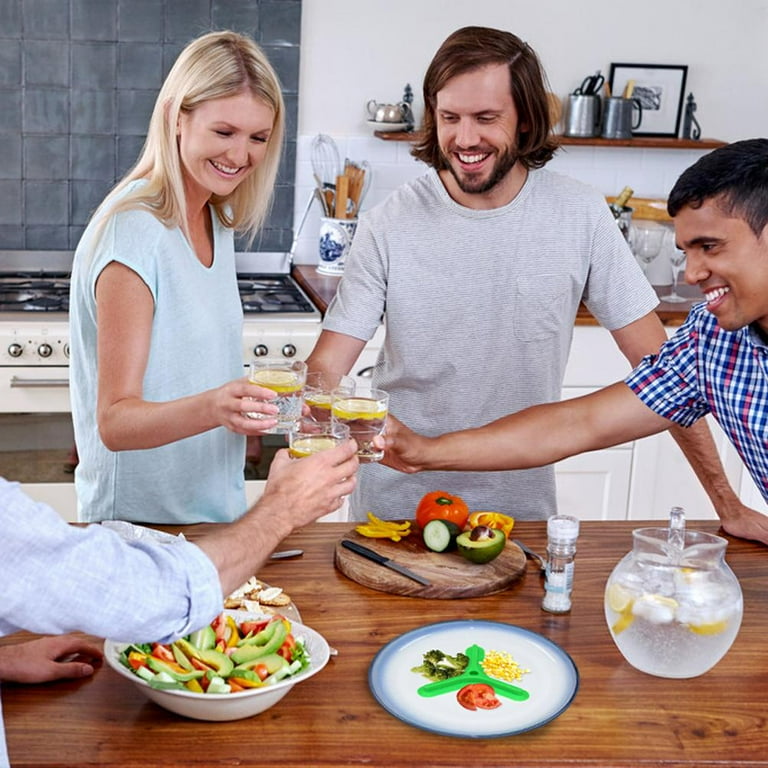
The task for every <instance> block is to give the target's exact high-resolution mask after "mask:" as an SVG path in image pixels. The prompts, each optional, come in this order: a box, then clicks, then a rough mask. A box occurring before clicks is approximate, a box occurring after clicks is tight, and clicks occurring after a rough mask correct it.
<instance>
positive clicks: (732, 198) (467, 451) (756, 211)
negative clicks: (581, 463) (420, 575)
mask: <svg viewBox="0 0 768 768" xmlns="http://www.w3.org/2000/svg"><path fill="white" fill-rule="evenodd" d="M667 207H668V210H669V213H670V215H671V216H672V217H673V218H674V223H675V239H676V242H677V245H678V247H680V248H681V249H682V250H684V251H685V254H686V259H687V261H686V268H685V279H686V282H688V283H690V284H691V285H698V286H699V288H700V289H701V292H702V294H703V295H704V299H705V301H704V302H702V303H701V304H697V305H696V306H694V307H693V308H692V309H691V311H690V313H689V315H688V318H687V320H686V322H685V324H684V325H682V326H681V327H680V329H679V330H678V331H677V333H676V334H675V335H674V336H673V337H672V338H671V339H670V340H669V341H668V342H667V343H665V344H664V345H663V346H662V347H661V349H660V351H659V353H658V354H656V355H649V356H648V357H646V358H644V359H643V360H642V362H641V363H640V364H639V365H638V366H637V367H636V368H635V370H634V371H633V372H632V373H631V374H630V375H629V376H628V377H627V378H626V379H625V380H624V381H623V382H619V383H617V384H613V385H612V386H610V387H606V388H605V389H602V390H600V391H599V392H596V393H594V394H591V395H587V396H585V397H581V398H577V399H575V400H567V401H564V402H560V403H552V404H547V405H541V406H536V407H534V408H529V409H527V410H524V411H521V412H519V413H515V414H512V415H510V416H505V417H504V418H501V419H498V420H496V421H494V422H491V423H490V424H487V425H485V426H484V427H480V428H479V429H473V430H465V431H462V432H453V433H449V434H445V435H441V436H439V437H436V438H425V437H422V436H420V435H416V434H415V433H413V432H411V431H410V430H408V429H407V428H406V427H404V426H403V425H402V424H400V423H399V422H397V421H396V420H395V419H393V418H390V420H388V422H387V438H386V443H387V454H386V456H385V459H384V463H386V464H388V465H389V466H391V467H394V468H396V469H400V470H402V471H405V472H418V471H421V470H425V469H461V470H499V469H524V468H528V467H536V466H541V465H545V464H550V463H552V462H555V461H559V460H560V459H563V458H566V457H567V456H572V455H574V454H578V453H582V452H584V451H592V450H595V449H598V448H605V447H608V446H611V445H617V444H619V443H623V442H626V441H629V440H634V439H636V438H639V437H644V436H646V435H651V434H655V433H657V432H662V431H663V430H666V429H668V428H669V427H670V426H671V425H672V424H673V423H675V424H680V425H682V426H690V425H691V424H693V423H694V422H695V421H697V420H698V419H700V418H701V417H702V416H705V415H706V414H708V413H711V414H712V416H713V417H714V418H715V419H716V420H717V422H718V423H719V424H720V426H721V427H722V429H723V431H724V432H725V433H726V434H727V435H728V436H729V438H730V440H731V442H732V443H733V445H734V447H735V448H736V450H737V451H738V453H739V455H740V456H741V458H742V460H743V461H744V463H745V465H746V467H747V469H748V470H749V472H750V474H751V475H752V477H753V479H754V481H755V483H756V484H757V486H758V487H759V488H760V490H761V492H762V494H763V496H764V498H766V499H767V500H768V139H749V140H745V141H739V142H735V143H733V144H729V145H727V146H724V147H721V148H719V149H716V150H715V151H714V152H710V153H709V154H707V155H705V156H704V157H702V158H701V159H700V160H698V162H696V163H695V164H694V165H693V166H691V167H690V168H689V169H688V170H687V171H685V172H684V173H683V174H682V176H681V177H680V179H679V180H678V181H677V183H676V184H675V186H674V188H673V189H672V192H671V193H670V196H669V200H668V204H667ZM719 514H720V515H721V524H722V526H723V528H724V529H725V530H726V531H727V532H728V533H730V534H732V535H734V536H740V537H742V538H748V539H755V540H757V541H761V542H763V543H765V544H768V516H765V515H763V514H761V513H760V512H757V511H756V510H753V509H750V508H749V507H746V506H744V505H740V506H738V507H736V508H732V509H729V510H728V511H727V512H723V511H720V512H719Z"/></svg>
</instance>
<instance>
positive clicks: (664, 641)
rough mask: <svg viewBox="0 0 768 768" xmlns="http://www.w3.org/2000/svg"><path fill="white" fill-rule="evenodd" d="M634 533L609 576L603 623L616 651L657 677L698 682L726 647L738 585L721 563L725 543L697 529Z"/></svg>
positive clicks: (737, 606) (734, 628)
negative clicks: (696, 678) (626, 551)
mask: <svg viewBox="0 0 768 768" xmlns="http://www.w3.org/2000/svg"><path fill="white" fill-rule="evenodd" d="M671 534H672V529H671V528H639V529H637V530H635V531H633V532H632V536H633V548H632V551H631V552H629V553H628V554H627V555H625V556H624V557H623V558H622V560H621V561H620V562H619V563H618V565H617V566H616V567H615V568H614V569H613V572H612V573H611V575H610V576H609V577H608V582H607V583H606V587H605V618H606V621H607V622H608V627H609V629H610V632H611V636H612V637H613V641H614V642H615V643H616V646H617V647H618V649H619V651H621V653H622V655H623V656H624V658H625V659H626V660H627V661H628V662H629V663H630V664H631V665H632V666H633V667H635V668H636V669H639V670H640V671H641V672H646V673H647V674H649V675H656V676H657V677H675V678H684V677H697V676H698V675H702V674H704V673H705V672H706V671H707V670H709V669H711V668H712V667H713V666H714V665H715V664H717V662H718V661H720V659H721V658H722V657H723V656H724V655H725V654H726V652H727V651H728V649H729V648H730V647H731V644H732V643H733V641H734V639H735V638H736V635H737V633H738V631H739V627H740V626H741V617H742V613H743V600H742V594H741V587H740V585H739V582H738V580H737V579H736V576H735V575H734V573H733V571H732V570H731V569H730V568H729V567H728V564H727V563H726V562H725V549H726V547H727V545H728V542H727V541H726V540H725V539H724V538H722V537H720V536H715V535H713V534H709V533H703V532H701V531H691V530H681V531H679V532H677V538H676V540H675V538H674V537H673V536H672V535H671Z"/></svg>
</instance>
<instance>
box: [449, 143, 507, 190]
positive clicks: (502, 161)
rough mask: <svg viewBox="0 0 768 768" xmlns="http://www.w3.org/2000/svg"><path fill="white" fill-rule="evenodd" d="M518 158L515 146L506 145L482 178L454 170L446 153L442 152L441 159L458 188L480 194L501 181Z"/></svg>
mask: <svg viewBox="0 0 768 768" xmlns="http://www.w3.org/2000/svg"><path fill="white" fill-rule="evenodd" d="M519 158H520V155H519V154H518V152H517V148H516V147H506V148H505V149H504V151H503V152H502V153H501V154H500V155H498V156H497V158H496V164H495V165H494V166H493V168H492V169H491V173H490V175H489V176H488V177H487V178H485V179H484V178H482V177H481V176H479V175H478V174H475V173H466V172H464V171H461V170H456V168H454V166H453V163H452V162H451V161H450V158H449V156H448V155H446V153H445V152H443V159H444V160H445V163H446V165H447V167H448V170H449V171H450V172H451V175H452V176H453V178H454V179H456V183H457V184H458V185H459V189H460V190H461V191H462V192H464V193H465V194H468V195H482V194H483V193H485V192H489V191H490V190H492V189H493V188H494V187H495V186H496V185H497V184H498V183H499V182H501V181H503V180H504V178H505V177H506V176H507V174H508V173H509V172H510V171H511V170H512V169H513V168H514V167H515V163H516V162H517V161H518V159H519Z"/></svg>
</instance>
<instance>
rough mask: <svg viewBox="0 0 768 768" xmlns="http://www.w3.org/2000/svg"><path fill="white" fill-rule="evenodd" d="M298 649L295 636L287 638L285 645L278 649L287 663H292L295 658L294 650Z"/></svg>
mask: <svg viewBox="0 0 768 768" xmlns="http://www.w3.org/2000/svg"><path fill="white" fill-rule="evenodd" d="M295 647H296V639H295V638H294V636H293V635H291V634H289V635H287V636H286V638H285V640H284V641H283V644H282V645H281V646H280V648H278V651H277V652H278V654H279V655H280V656H282V657H283V658H284V659H285V660H286V661H291V659H292V657H293V649H294V648H295Z"/></svg>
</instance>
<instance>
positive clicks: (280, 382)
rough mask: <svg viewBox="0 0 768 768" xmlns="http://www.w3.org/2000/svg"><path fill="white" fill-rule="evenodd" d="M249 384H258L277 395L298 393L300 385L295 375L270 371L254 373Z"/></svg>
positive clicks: (288, 372)
mask: <svg viewBox="0 0 768 768" xmlns="http://www.w3.org/2000/svg"><path fill="white" fill-rule="evenodd" d="M251 384H258V385H259V386H260V387H266V388H267V389H271V390H272V391H273V392H279V393H287V392H298V391H299V390H300V389H301V384H300V383H299V380H298V378H297V376H296V374H295V373H291V372H290V371H277V370H271V369H267V370H265V371H258V372H257V373H255V374H254V375H253V376H252V377H251Z"/></svg>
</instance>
